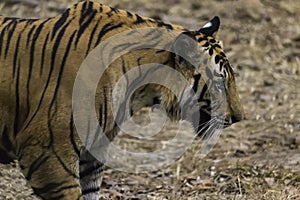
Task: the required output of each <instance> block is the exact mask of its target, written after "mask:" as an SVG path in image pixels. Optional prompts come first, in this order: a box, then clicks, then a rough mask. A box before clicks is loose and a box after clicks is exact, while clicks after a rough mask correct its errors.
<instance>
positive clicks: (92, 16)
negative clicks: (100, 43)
mask: <svg viewBox="0 0 300 200" xmlns="http://www.w3.org/2000/svg"><path fill="white" fill-rule="evenodd" d="M96 13H97V12H96V11H95V10H94V11H93V13H92V14H91V16H90V18H89V19H88V20H87V21H86V22H85V23H84V24H82V23H80V28H79V31H78V33H77V38H76V41H75V48H77V44H78V42H79V39H80V38H81V36H82V34H83V33H84V31H85V30H86V29H87V27H88V26H89V25H90V24H91V22H93V20H94V17H95V15H96ZM89 14H90V13H89ZM89 40H92V38H89Z"/></svg>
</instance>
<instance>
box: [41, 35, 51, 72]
mask: <svg viewBox="0 0 300 200" xmlns="http://www.w3.org/2000/svg"><path fill="white" fill-rule="evenodd" d="M49 35H50V33H48V34H47V36H46V39H45V41H44V44H43V49H42V55H41V66H40V76H42V74H43V70H44V63H45V56H46V49H47V44H48V40H49Z"/></svg>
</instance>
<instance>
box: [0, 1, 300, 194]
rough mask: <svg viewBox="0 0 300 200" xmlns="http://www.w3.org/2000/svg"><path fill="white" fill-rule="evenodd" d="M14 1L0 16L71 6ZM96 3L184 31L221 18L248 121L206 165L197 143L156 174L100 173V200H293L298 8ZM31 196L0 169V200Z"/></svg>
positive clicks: (10, 172)
mask: <svg viewBox="0 0 300 200" xmlns="http://www.w3.org/2000/svg"><path fill="white" fill-rule="evenodd" d="M9 2H10V3H9ZM12 2H15V1H12V0H6V1H3V0H2V1H0V13H1V14H2V15H9V16H19V17H45V16H54V15H56V14H57V12H59V11H61V9H62V8H65V7H67V6H70V5H72V3H74V2H75V1H74V0H73V2H72V1H71V0H69V1H68V0H52V1H50V0H49V1H48V0H47V1H36V2H38V3H37V5H36V6H32V5H29V4H26V5H25V4H24V5H22V4H20V3H12ZM27 2H31V3H30V4H32V2H33V3H34V2H35V1H27ZM39 2H40V3H39ZM102 2H103V3H106V4H109V5H111V6H117V7H119V8H122V9H127V10H130V11H133V12H136V13H139V14H141V15H144V16H150V17H154V18H160V19H162V20H164V21H167V22H172V23H177V24H180V25H184V26H185V27H187V28H199V27H201V26H202V25H203V24H204V23H205V22H206V21H207V20H208V19H210V18H212V17H213V16H215V15H218V16H220V18H221V29H220V31H219V34H218V38H219V39H220V40H222V41H223V44H224V48H225V52H226V54H227V56H228V57H229V59H230V61H231V63H232V65H233V66H234V68H235V71H236V73H237V85H238V90H239V92H240V96H241V99H242V103H243V105H244V108H245V111H246V115H247V120H245V121H242V122H240V123H237V124H235V125H233V126H231V127H230V128H227V129H226V130H224V131H223V133H222V135H221V137H220V139H219V140H218V143H217V145H216V146H215V148H214V149H213V151H211V152H210V153H209V154H208V155H207V156H206V157H205V158H204V159H200V158H199V146H200V144H199V142H195V143H194V144H193V145H191V147H190V148H189V149H188V151H187V152H186V153H185V154H184V155H183V157H182V158H180V159H179V160H178V161H176V162H174V163H173V164H171V165H170V166H168V167H164V168H163V169H161V170H157V171H154V172H148V173H139V174H132V173H126V172H119V171H116V170H113V169H110V168H107V169H106V170H105V174H104V180H103V184H102V192H101V195H102V197H103V198H108V199H115V198H117V197H120V198H121V199H128V198H136V199H289V200H292V199H293V200H297V199H300V101H299V100H300V89H299V88H300V23H299V22H300V12H299V11H300V1H293V0H278V1H272V0H249V1H237V0H228V1H220V0H210V1H208V0H207V1H205V0H204V1H197V0H164V1H163V0H153V1H146V0H139V1H138V0H135V1H129V0H124V1H121V2H119V1H114V0H113V1H107V0H105V1H102ZM169 127H171V128H170V129H172V125H170V126H169ZM167 131H168V128H167ZM121 139H122V140H121ZM115 142H116V143H120V144H123V145H127V146H133V147H134V148H135V149H136V150H140V149H141V150H145V149H146V150H147V148H152V147H153V146H152V147H149V146H145V145H141V144H140V145H138V144H137V143H136V142H134V141H132V140H131V139H129V138H126V137H123V136H121V137H120V138H118V139H117V140H116V141H115ZM158 143H159V142H158ZM36 198H37V197H35V196H34V195H33V194H32V190H31V189H30V188H29V187H28V185H27V183H26V181H25V179H24V178H23V176H22V175H21V174H20V172H19V170H18V167H17V164H11V165H0V199H36Z"/></svg>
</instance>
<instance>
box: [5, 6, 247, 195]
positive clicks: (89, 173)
mask: <svg viewBox="0 0 300 200" xmlns="http://www.w3.org/2000/svg"><path fill="white" fill-rule="evenodd" d="M219 26H220V20H219V17H214V18H213V19H212V20H210V21H209V22H208V23H207V24H205V25H204V26H203V27H202V28H200V29H199V30H188V29H185V28H183V27H182V26H179V25H175V24H171V23H165V22H163V21H160V20H158V19H152V18H148V17H143V16H140V15H137V14H134V13H132V12H129V11H125V10H122V9H117V8H113V7H110V6H106V5H103V4H100V3H97V2H94V1H81V2H79V3H77V4H75V5H73V6H72V7H70V8H68V9H66V10H65V11H64V12H63V13H62V14H60V15H58V16H56V17H52V18H48V19H23V18H13V17H4V16H0V82H1V84H0V94H1V96H0V112H1V117H0V139H1V140H0V162H1V163H5V164H6V163H10V162H12V161H14V160H17V161H18V162H19V166H20V169H21V171H22V173H23V174H24V176H25V178H26V179H27V180H28V183H29V184H30V186H31V187H32V188H33V191H34V193H35V194H36V195H38V196H39V197H40V198H42V199H72V200H73V199H99V194H100V193H99V192H100V185H101V178H102V172H103V169H104V164H105V162H102V161H101V162H100V161H99V160H97V159H96V158H95V157H94V156H93V155H92V154H91V153H90V152H89V151H88V149H87V148H86V147H85V145H84V143H83V142H82V140H81V139H80V137H79V135H78V131H77V128H76V126H75V123H74V116H73V109H72V92H73V85H74V83H75V80H76V76H77V73H78V71H79V68H80V66H81V64H82V63H83V62H84V60H85V59H86V57H88V55H89V53H90V52H92V51H93V50H94V49H95V48H96V47H97V46H98V45H99V44H100V43H102V42H105V41H107V40H109V38H110V37H113V36H115V35H117V34H119V33H121V32H123V31H128V30H129V31H130V30H137V29H140V28H147V27H148V28H161V29H163V30H166V31H172V32H176V33H178V37H181V36H183V35H186V36H188V37H189V38H191V39H192V40H193V41H194V42H195V43H196V44H197V45H196V46H195V45H194V46H191V45H190V44H189V43H188V42H186V41H185V40H182V41H178V42H176V41H175V42H174V43H172V44H171V43H170V45H174V44H177V45H179V46H185V47H187V48H186V49H185V53H186V54H191V55H197V54H193V53H195V51H198V50H199V51H201V56H202V57H204V58H205V59H206V61H207V64H205V65H202V66H197V67H194V66H193V65H191V63H189V62H188V61H187V60H186V59H185V58H183V57H182V56H178V55H176V53H174V52H171V51H164V50H158V49H155V48H146V49H139V50H136V51H132V52H129V53H127V54H125V55H122V56H121V57H120V58H118V59H116V60H114V61H113V62H112V63H111V65H110V66H109V68H107V69H106V70H105V71H104V74H103V76H102V77H101V79H100V81H99V82H98V86H97V92H96V94H95V107H96V111H97V117H98V122H99V124H100V125H101V127H102V130H103V133H104V135H106V136H107V138H108V139H109V141H112V140H113V138H114V137H115V136H116V135H117V133H118V132H119V131H120V129H119V127H118V125H117V124H116V123H115V122H114V116H113V114H112V112H113V111H112V108H111V107H112V103H113V100H112V92H113V91H112V90H113V87H114V85H115V84H116V83H117V81H118V80H119V79H120V77H121V76H123V75H124V74H126V72H128V71H130V70H131V69H132V68H134V67H136V66H139V65H143V64H149V63H157V64H163V65H166V66H168V67H170V68H172V69H174V70H176V71H178V72H179V73H180V74H181V75H182V76H183V77H184V78H185V79H186V80H187V84H185V85H182V87H181V88H180V91H179V93H180V94H182V96H184V94H189V92H186V91H192V92H193V93H194V94H195V95H194V96H195V98H194V100H196V102H197V104H195V105H198V106H192V108H191V109H188V110H189V112H192V114H193V113H196V114H197V113H198V114H199V113H200V114H199V116H200V118H199V120H198V121H193V122H192V123H193V126H194V128H195V133H196V134H200V135H201V132H203V130H204V129H203V124H205V123H208V122H210V121H211V120H212V119H214V118H216V116H213V113H212V107H216V108H217V109H218V107H219V108H220V109H222V110H225V114H224V120H223V121H222V123H223V124H224V127H223V128H225V127H228V126H230V125H231V124H233V123H236V122H239V121H241V120H243V119H244V116H245V115H244V110H243V106H242V104H241V101H240V98H239V94H238V92H237V88H236V83H235V75H234V71H233V68H232V67H231V65H230V63H229V61H228V59H227V57H226V55H225V53H224V51H223V50H222V45H221V44H220V42H219V41H218V40H217V39H216V34H217V32H218V30H219ZM153 34H154V33H153ZM157 39H160V37H159V35H152V34H151V33H149V34H148V35H147V36H144V37H143V40H144V41H143V42H145V43H150V44H153V42H154V43H155V41H156V40H157ZM104 50H105V49H104ZM194 57H195V56H194ZM100 59H101V58H100ZM196 59H197V56H196ZM101 67H103V66H99V69H101ZM152 68H153V67H151V68H150V69H152ZM201 68H202V69H204V72H205V73H206V76H207V77H208V80H206V81H205V80H204V79H203V76H202V75H203V74H200V73H199V69H201ZM150 72H151V70H150ZM201 73H202V72H201ZM165 77H166V79H171V82H173V83H174V85H176V84H177V83H176V79H175V80H172V77H168V76H167V75H166V76H165ZM138 78H140V76H137V78H136V79H138ZM215 83H216V84H215ZM217 83H219V84H217ZM220 84H223V90H222V91H221V90H219V89H220V86H219V85H220ZM217 93H221V94H222V95H224V96H225V97H226V98H225V100H226V106H225V107H224V106H220V105H219V106H218V104H217V103H216V104H214V105H213V102H212V101H211V99H212V98H213V96H215V95H214V94H217ZM190 99H191V98H189V97H188V95H187V97H186V98H182V99H180V98H177V97H176V96H174V94H173V93H172V91H170V90H168V89H167V88H166V87H164V86H159V85H156V84H146V85H143V86H141V87H140V88H138V89H137V90H136V91H134V92H133V93H132V95H131V97H130V102H131V103H130V115H133V114H134V113H136V112H138V111H139V110H140V109H141V108H142V107H149V106H152V105H154V104H157V103H159V104H161V105H162V106H163V107H164V108H165V110H166V112H167V114H168V115H169V116H170V118H173V119H174V120H178V116H180V114H181V113H183V112H184V111H185V110H184V109H182V106H181V105H182V104H183V103H184V102H186V103H187V105H188V104H189V101H190ZM216 101H217V100H216ZM222 105H223V104H222ZM208 128H209V126H208Z"/></svg>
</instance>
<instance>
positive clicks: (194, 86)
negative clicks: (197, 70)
mask: <svg viewBox="0 0 300 200" xmlns="http://www.w3.org/2000/svg"><path fill="white" fill-rule="evenodd" d="M200 78H201V74H196V75H194V80H195V82H194V85H193V90H194V92H195V93H196V92H197V90H198V86H199V80H200Z"/></svg>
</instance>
